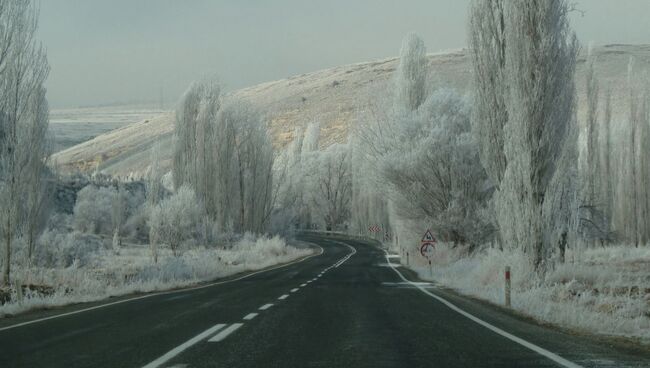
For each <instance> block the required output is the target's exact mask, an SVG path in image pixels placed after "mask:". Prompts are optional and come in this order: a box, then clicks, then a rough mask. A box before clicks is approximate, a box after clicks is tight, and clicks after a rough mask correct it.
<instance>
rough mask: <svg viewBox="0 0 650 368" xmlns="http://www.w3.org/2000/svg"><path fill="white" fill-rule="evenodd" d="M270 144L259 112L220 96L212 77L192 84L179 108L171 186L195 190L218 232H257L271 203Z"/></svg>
mask: <svg viewBox="0 0 650 368" xmlns="http://www.w3.org/2000/svg"><path fill="white" fill-rule="evenodd" d="M273 162H274V156H273V146H272V144H271V139H270V137H269V134H268V131H267V128H266V124H265V121H264V120H263V117H262V114H261V113H260V112H259V111H258V110H256V109H255V108H254V107H253V106H251V105H250V104H249V103H247V102H245V101H240V100H234V99H230V100H228V99H226V100H225V101H224V100H223V98H222V96H221V89H220V86H219V85H218V84H217V83H216V82H214V81H210V80H206V81H202V82H198V83H195V84H193V85H192V86H191V87H190V88H189V90H188V91H187V92H186V93H185V95H184V96H183V98H182V101H181V104H180V106H179V108H178V111H177V117H176V125H175V144H174V155H173V178H174V187H175V188H181V187H182V186H184V185H187V186H188V187H190V188H191V189H193V190H194V192H195V193H196V196H197V198H198V201H199V203H200V204H201V205H202V206H203V208H204V210H205V213H206V215H207V216H208V217H209V219H210V220H211V221H213V222H214V223H215V224H216V225H217V226H218V227H219V229H220V230H221V231H224V232H229V231H231V232H237V233H243V232H246V231H250V232H254V233H261V232H263V231H264V230H265V229H266V227H267V225H268V224H269V220H270V216H271V213H272V210H273V204H274V202H275V194H276V193H275V191H274V186H273Z"/></svg>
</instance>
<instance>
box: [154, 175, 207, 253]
mask: <svg viewBox="0 0 650 368" xmlns="http://www.w3.org/2000/svg"><path fill="white" fill-rule="evenodd" d="M202 216H203V210H202V209H201V206H200V205H199V203H198V200H197V198H196V196H195V195H194V191H193V190H192V189H191V188H190V187H188V186H182V187H181V188H180V189H179V190H178V192H177V193H175V194H174V195H172V196H171V197H169V198H167V199H165V200H163V201H161V202H160V203H159V204H157V205H156V206H154V207H153V208H152V210H151V214H150V217H149V227H150V239H149V241H150V242H151V243H152V244H158V243H163V244H167V245H169V247H170V248H171V250H172V252H173V253H174V254H175V255H178V249H179V247H180V246H181V245H182V244H183V243H184V242H187V241H189V240H192V239H195V238H196V237H197V236H199V234H198V230H199V225H200V222H201V219H202Z"/></svg>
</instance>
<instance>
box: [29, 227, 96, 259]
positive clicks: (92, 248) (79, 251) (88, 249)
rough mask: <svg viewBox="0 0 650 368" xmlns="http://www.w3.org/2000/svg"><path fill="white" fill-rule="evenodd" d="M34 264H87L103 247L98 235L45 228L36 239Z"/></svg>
mask: <svg viewBox="0 0 650 368" xmlns="http://www.w3.org/2000/svg"><path fill="white" fill-rule="evenodd" d="M38 243H39V244H38V247H37V248H36V253H35V257H34V264H35V265H39V266H43V267H70V266H72V265H74V266H78V267H84V266H88V265H90V264H92V263H93V260H94V259H95V257H96V256H97V255H98V253H99V252H100V251H101V250H102V249H105V246H104V242H103V241H102V239H101V238H99V237H98V236H95V235H92V234H84V233H80V232H77V231H74V232H71V233H70V232H60V231H57V230H47V231H45V232H44V233H43V235H41V237H40V238H39V240H38Z"/></svg>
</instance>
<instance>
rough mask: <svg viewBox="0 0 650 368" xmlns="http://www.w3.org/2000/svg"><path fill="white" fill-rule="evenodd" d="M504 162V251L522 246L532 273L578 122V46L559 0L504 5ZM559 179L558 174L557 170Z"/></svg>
mask: <svg viewBox="0 0 650 368" xmlns="http://www.w3.org/2000/svg"><path fill="white" fill-rule="evenodd" d="M505 5H506V15H507V16H506V27H505V29H506V50H505V55H506V71H507V73H506V74H507V76H506V85H507V88H505V90H506V91H507V93H508V95H507V98H506V100H505V101H506V106H507V110H508V121H507V122H506V124H505V125H504V133H505V134H504V138H505V139H504V154H505V158H506V162H507V166H506V170H505V172H504V175H503V179H502V181H501V183H500V186H499V191H498V192H497V195H498V197H497V212H498V218H499V228H500V231H501V237H502V239H503V242H504V243H505V246H506V247H508V248H516V247H521V248H523V250H524V251H525V252H527V253H528V254H529V255H530V257H531V260H532V264H533V266H534V268H535V269H537V270H540V269H542V267H543V261H544V260H545V259H546V258H547V254H546V252H549V251H550V250H551V246H550V244H549V243H548V239H547V238H545V236H544V233H543V232H544V223H545V216H553V214H546V213H544V211H543V209H544V203H545V201H547V200H550V198H548V195H549V194H551V193H549V192H548V188H549V184H550V183H551V181H552V179H553V177H554V176H555V175H556V173H558V172H557V167H558V161H559V160H560V158H561V157H562V152H563V151H564V147H565V145H566V144H575V142H572V141H569V140H567V137H569V136H570V135H568V134H567V133H568V131H569V130H570V129H571V126H572V124H575V101H574V99H575V85H574V74H575V65H576V56H577V52H578V43H577V40H576V37H575V35H574V33H573V32H572V31H571V29H570V27H569V21H568V14H567V13H568V11H569V8H568V3H567V2H566V1H564V0H549V1H539V2H520V1H508V2H506V4H505ZM558 175H562V173H558Z"/></svg>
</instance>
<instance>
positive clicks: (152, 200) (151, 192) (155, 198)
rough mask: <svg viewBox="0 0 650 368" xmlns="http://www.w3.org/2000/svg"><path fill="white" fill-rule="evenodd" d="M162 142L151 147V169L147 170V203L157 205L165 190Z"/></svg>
mask: <svg viewBox="0 0 650 368" xmlns="http://www.w3.org/2000/svg"><path fill="white" fill-rule="evenodd" d="M162 149H163V148H162V144H161V143H160V142H158V143H156V144H154V145H153V147H151V152H150V155H149V157H150V161H151V165H150V166H149V171H148V172H147V203H148V204H149V205H150V206H154V205H156V204H157V203H158V202H159V201H160V199H161V198H162V192H163V190H164V188H163V185H162V178H163V175H164V174H165V173H164V172H163V169H162V165H161V162H160V160H161V156H162Z"/></svg>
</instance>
